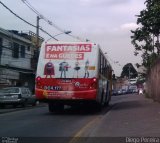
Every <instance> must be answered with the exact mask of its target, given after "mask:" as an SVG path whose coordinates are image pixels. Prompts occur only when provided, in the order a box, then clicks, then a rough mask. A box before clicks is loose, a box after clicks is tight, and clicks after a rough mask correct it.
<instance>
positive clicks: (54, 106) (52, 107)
mask: <svg viewBox="0 0 160 143" xmlns="http://www.w3.org/2000/svg"><path fill="white" fill-rule="evenodd" d="M48 109H49V112H60V111H63V110H64V105H63V104H60V103H48Z"/></svg>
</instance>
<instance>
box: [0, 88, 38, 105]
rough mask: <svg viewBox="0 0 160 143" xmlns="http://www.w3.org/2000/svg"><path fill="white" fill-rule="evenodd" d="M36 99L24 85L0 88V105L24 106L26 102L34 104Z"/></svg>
mask: <svg viewBox="0 0 160 143" xmlns="http://www.w3.org/2000/svg"><path fill="white" fill-rule="evenodd" d="M36 103H37V100H36V98H35V96H34V95H32V94H31V91H30V90H29V88H26V87H7V88H3V89H0V106H5V105H13V106H15V107H16V106H17V105H22V106H23V107H25V106H26V105H27V104H31V105H32V106H35V105H36Z"/></svg>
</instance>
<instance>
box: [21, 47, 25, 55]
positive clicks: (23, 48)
mask: <svg viewBox="0 0 160 143" xmlns="http://www.w3.org/2000/svg"><path fill="white" fill-rule="evenodd" d="M21 58H25V46H23V45H21Z"/></svg>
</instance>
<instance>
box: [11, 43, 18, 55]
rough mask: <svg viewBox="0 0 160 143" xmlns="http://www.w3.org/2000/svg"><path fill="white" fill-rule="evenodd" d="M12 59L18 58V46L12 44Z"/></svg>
mask: <svg viewBox="0 0 160 143" xmlns="http://www.w3.org/2000/svg"><path fill="white" fill-rule="evenodd" d="M12 56H13V58H19V44H17V43H13V52H12Z"/></svg>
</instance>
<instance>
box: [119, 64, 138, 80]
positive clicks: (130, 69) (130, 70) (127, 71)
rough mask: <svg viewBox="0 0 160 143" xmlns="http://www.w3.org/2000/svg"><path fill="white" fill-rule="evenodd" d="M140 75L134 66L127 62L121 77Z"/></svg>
mask: <svg viewBox="0 0 160 143" xmlns="http://www.w3.org/2000/svg"><path fill="white" fill-rule="evenodd" d="M137 76H138V73H137V71H136V69H135V68H134V66H133V65H132V64H131V63H128V64H126V65H125V66H124V67H123V69H122V73H121V77H122V78H124V77H127V78H136V77H137Z"/></svg>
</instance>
